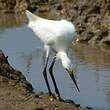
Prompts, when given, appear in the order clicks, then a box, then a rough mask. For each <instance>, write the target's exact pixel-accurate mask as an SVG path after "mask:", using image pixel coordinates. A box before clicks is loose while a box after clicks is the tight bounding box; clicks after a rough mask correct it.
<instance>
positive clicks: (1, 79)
mask: <svg viewBox="0 0 110 110" xmlns="http://www.w3.org/2000/svg"><path fill="white" fill-rule="evenodd" d="M7 58H8V57H5V56H4V54H3V52H2V51H1V50H0V110H62V109H63V110H90V109H91V108H89V109H88V108H85V109H84V108H81V107H80V105H79V104H76V105H75V104H74V103H73V101H68V102H66V101H65V102H64V101H62V102H59V101H57V100H54V101H50V100H49V96H48V94H47V93H43V92H40V93H38V94H35V93H34V92H33V88H32V85H31V84H30V83H29V82H28V81H27V80H26V78H25V77H24V75H22V73H21V72H20V71H17V70H14V69H13V68H12V67H11V66H10V64H9V63H8V60H7ZM91 110H92V109H91Z"/></svg>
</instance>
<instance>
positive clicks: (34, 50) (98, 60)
mask: <svg viewBox="0 0 110 110" xmlns="http://www.w3.org/2000/svg"><path fill="white" fill-rule="evenodd" d="M0 48H1V49H2V50H3V51H4V53H5V55H6V56H8V57H9V58H8V60H9V62H10V64H11V65H12V66H13V67H14V68H15V69H17V70H20V71H22V72H23V73H24V75H25V76H26V78H27V79H28V80H29V81H30V82H31V83H32V85H33V87H34V88H35V91H36V92H39V91H45V92H47V88H46V85H45V82H44V78H43V75H42V69H43V60H42V56H43V44H42V43H41V42H40V41H39V39H37V38H36V37H35V35H34V34H33V33H32V31H31V30H29V29H28V28H27V27H26V25H25V26H22V27H18V28H7V29H3V31H2V30H1V29H0ZM69 55H70V57H71V59H72V62H73V64H74V67H75V71H76V72H75V75H76V79H77V82H78V85H79V88H80V91H81V92H80V93H78V92H77V90H76V89H74V87H75V86H74V85H73V82H72V81H71V80H70V78H69V76H68V74H67V73H66V72H65V70H64V69H63V67H62V66H61V62H60V61H57V62H56V64H55V67H54V75H55V78H56V80H57V84H58V88H59V90H60V93H61V95H62V97H63V98H65V99H73V100H75V102H76V103H80V104H81V105H82V106H84V107H85V106H91V107H93V108H95V110H109V109H110V54H109V53H106V52H105V51H100V49H97V48H92V47H91V46H88V45H86V44H78V45H76V46H74V47H72V48H71V49H70V51H69ZM51 59H52V58H51ZM51 59H50V60H51ZM49 79H50V76H49ZM50 85H51V88H52V90H53V92H54V88H53V85H52V83H51V79H50Z"/></svg>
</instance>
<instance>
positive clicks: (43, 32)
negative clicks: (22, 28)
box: [26, 11, 79, 90]
mask: <svg viewBox="0 0 110 110" xmlns="http://www.w3.org/2000/svg"><path fill="white" fill-rule="evenodd" d="M26 15H27V18H28V19H29V23H28V27H30V28H31V29H32V31H33V32H34V33H35V34H36V36H37V37H38V38H39V39H40V40H41V41H42V42H43V43H44V48H45V50H46V58H48V57H49V54H50V52H51V51H52V50H54V52H56V58H57V59H60V60H61V62H62V65H63V67H64V68H65V69H66V70H69V71H72V63H71V60H70V59H69V57H68V56H67V52H68V49H69V46H70V44H71V43H72V40H73V39H74V37H75V36H76V35H77V33H76V30H75V26H74V25H73V24H72V23H71V22H69V21H67V20H59V21H58V20H56V21H55V20H47V19H43V18H41V17H38V16H36V15H34V14H32V13H31V12H29V11H26ZM70 74H71V73H70ZM75 85H76V84H75ZM76 87H77V85H76ZM77 89H78V90H79V88H78V87H77Z"/></svg>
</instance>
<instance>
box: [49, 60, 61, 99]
mask: <svg viewBox="0 0 110 110" xmlns="http://www.w3.org/2000/svg"><path fill="white" fill-rule="evenodd" d="M55 60H56V58H54V59H53V61H52V64H51V66H50V68H49V72H50V76H51V78H52V81H53V84H54V87H55V92H56V98H57V99H58V100H61V98H60V93H59V90H58V87H57V84H56V81H55V78H54V76H53V66H54V64H55Z"/></svg>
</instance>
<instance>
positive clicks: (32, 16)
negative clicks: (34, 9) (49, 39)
mask: <svg viewBox="0 0 110 110" xmlns="http://www.w3.org/2000/svg"><path fill="white" fill-rule="evenodd" d="M25 13H26V16H27V18H28V20H29V21H34V20H40V19H42V18H40V17H39V16H37V15H35V14H33V13H31V12H30V11H28V10H26V12H25Z"/></svg>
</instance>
